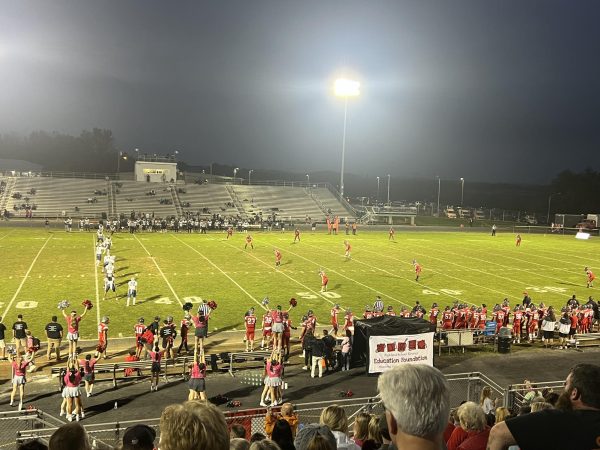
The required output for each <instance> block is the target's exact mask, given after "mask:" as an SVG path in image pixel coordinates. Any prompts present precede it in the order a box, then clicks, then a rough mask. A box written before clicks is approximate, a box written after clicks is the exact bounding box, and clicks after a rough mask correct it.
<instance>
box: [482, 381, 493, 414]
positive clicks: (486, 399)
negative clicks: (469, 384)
mask: <svg viewBox="0 0 600 450" xmlns="http://www.w3.org/2000/svg"><path fill="white" fill-rule="evenodd" d="M479 405H480V406H481V407H482V408H483V412H484V414H490V413H493V412H494V401H493V400H492V390H491V389H490V387H489V386H485V387H484V388H483V389H482V390H481V397H480V399H479Z"/></svg>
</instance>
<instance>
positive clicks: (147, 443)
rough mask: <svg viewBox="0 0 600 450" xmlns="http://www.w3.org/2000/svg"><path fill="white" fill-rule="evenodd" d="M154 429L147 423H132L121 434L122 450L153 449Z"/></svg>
mask: <svg viewBox="0 0 600 450" xmlns="http://www.w3.org/2000/svg"><path fill="white" fill-rule="evenodd" d="M155 439H156V431H154V429H153V428H151V427H149V426H148V425H141V424H140V425H133V426H131V427H129V428H127V429H126V430H125V434H123V450H153V449H154V440H155Z"/></svg>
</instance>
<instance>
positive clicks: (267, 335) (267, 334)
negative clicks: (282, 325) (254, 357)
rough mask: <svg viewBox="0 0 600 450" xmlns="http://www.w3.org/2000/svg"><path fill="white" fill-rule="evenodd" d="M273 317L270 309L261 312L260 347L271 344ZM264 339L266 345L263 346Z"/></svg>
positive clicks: (267, 346)
mask: <svg viewBox="0 0 600 450" xmlns="http://www.w3.org/2000/svg"><path fill="white" fill-rule="evenodd" d="M272 330H273V317H272V316H271V314H270V311H267V312H265V313H264V314H263V317H262V340H261V341H260V348H262V349H264V348H269V346H270V345H271V337H272V336H273V331H272ZM265 341H266V347H265Z"/></svg>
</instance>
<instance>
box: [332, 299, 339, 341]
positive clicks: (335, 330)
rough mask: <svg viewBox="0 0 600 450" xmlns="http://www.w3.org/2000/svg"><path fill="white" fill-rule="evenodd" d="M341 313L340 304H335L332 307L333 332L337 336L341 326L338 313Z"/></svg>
mask: <svg viewBox="0 0 600 450" xmlns="http://www.w3.org/2000/svg"><path fill="white" fill-rule="evenodd" d="M339 313H340V305H338V304H337V303H336V304H335V305H333V308H331V331H332V332H333V335H334V336H337V334H338V328H339V323H338V314H339Z"/></svg>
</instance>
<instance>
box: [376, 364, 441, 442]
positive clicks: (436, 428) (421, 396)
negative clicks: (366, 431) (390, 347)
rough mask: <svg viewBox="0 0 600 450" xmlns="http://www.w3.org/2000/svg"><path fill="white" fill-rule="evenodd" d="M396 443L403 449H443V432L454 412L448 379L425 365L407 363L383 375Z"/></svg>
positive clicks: (381, 387) (382, 392)
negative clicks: (452, 411)
mask: <svg viewBox="0 0 600 450" xmlns="http://www.w3.org/2000/svg"><path fill="white" fill-rule="evenodd" d="M377 388H378V390H379V393H380V395H381V399H382V401H383V404H384V407H385V411H386V417H387V423H388V429H389V432H390V436H391V438H392V442H393V443H394V444H395V445H396V448H399V449H411V450H431V449H443V448H445V447H446V446H445V443H444V439H443V432H444V429H445V428H446V424H447V422H448V416H449V413H450V392H449V390H448V382H447V381H446V379H445V378H444V375H442V373H441V372H440V371H439V370H438V369H436V368H434V367H430V366H427V365H424V364H406V365H402V366H398V367H395V368H393V369H391V370H388V371H387V372H385V373H384V374H383V375H381V376H380V377H379V380H378V382H377Z"/></svg>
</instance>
